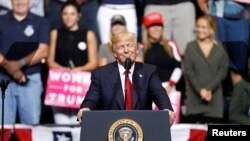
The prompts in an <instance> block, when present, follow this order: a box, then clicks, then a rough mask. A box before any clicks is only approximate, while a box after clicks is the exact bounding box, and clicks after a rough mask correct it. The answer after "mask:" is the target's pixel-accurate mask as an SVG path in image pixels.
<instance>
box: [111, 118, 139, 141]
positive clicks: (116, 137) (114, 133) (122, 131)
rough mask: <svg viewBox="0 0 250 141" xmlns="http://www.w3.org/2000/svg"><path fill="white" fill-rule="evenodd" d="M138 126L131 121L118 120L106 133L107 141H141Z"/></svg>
mask: <svg viewBox="0 0 250 141" xmlns="http://www.w3.org/2000/svg"><path fill="white" fill-rule="evenodd" d="M142 140H143V132H142V129H141V127H140V125H139V124H138V123H137V122H136V121H134V120H131V119H120V120H117V121H116V122H114V123H113V124H112V126H111V127H110V129H109V132H108V141H142Z"/></svg>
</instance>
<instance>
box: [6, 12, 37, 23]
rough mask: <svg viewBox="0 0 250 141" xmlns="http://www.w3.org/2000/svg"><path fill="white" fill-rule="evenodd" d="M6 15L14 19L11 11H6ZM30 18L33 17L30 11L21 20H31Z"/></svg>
mask: <svg viewBox="0 0 250 141" xmlns="http://www.w3.org/2000/svg"><path fill="white" fill-rule="evenodd" d="M7 16H8V19H9V20H16V19H15V17H14V15H13V12H12V11H10V12H8V14H7ZM32 19H33V15H32V14H30V12H29V13H28V15H27V16H26V17H25V18H24V19H23V20H22V21H24V20H32Z"/></svg>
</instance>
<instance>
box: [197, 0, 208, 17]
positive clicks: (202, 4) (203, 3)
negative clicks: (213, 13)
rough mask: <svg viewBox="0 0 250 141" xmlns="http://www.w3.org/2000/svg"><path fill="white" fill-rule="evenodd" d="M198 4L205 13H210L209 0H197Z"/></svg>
mask: <svg viewBox="0 0 250 141" xmlns="http://www.w3.org/2000/svg"><path fill="white" fill-rule="evenodd" d="M197 2H198V5H199V7H200V9H201V11H202V12H203V13H204V14H209V10H208V0H197Z"/></svg>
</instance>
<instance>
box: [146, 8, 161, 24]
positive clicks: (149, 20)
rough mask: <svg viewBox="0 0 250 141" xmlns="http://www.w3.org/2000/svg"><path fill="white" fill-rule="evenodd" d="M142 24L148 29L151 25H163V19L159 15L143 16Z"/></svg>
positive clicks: (155, 13) (154, 13)
mask: <svg viewBox="0 0 250 141" xmlns="http://www.w3.org/2000/svg"><path fill="white" fill-rule="evenodd" d="M143 24H144V26H145V27H150V26H152V25H156V24H158V25H163V18H162V16H161V14H160V13H157V12H153V13H149V14H147V15H145V16H144V18H143Z"/></svg>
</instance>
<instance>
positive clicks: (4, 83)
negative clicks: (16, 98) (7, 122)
mask: <svg viewBox="0 0 250 141" xmlns="http://www.w3.org/2000/svg"><path fill="white" fill-rule="evenodd" d="M9 83H10V82H9V80H1V81H0V87H1V90H2V141H3V140H4V99H5V90H6V89H7V87H8V85H9Z"/></svg>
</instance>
